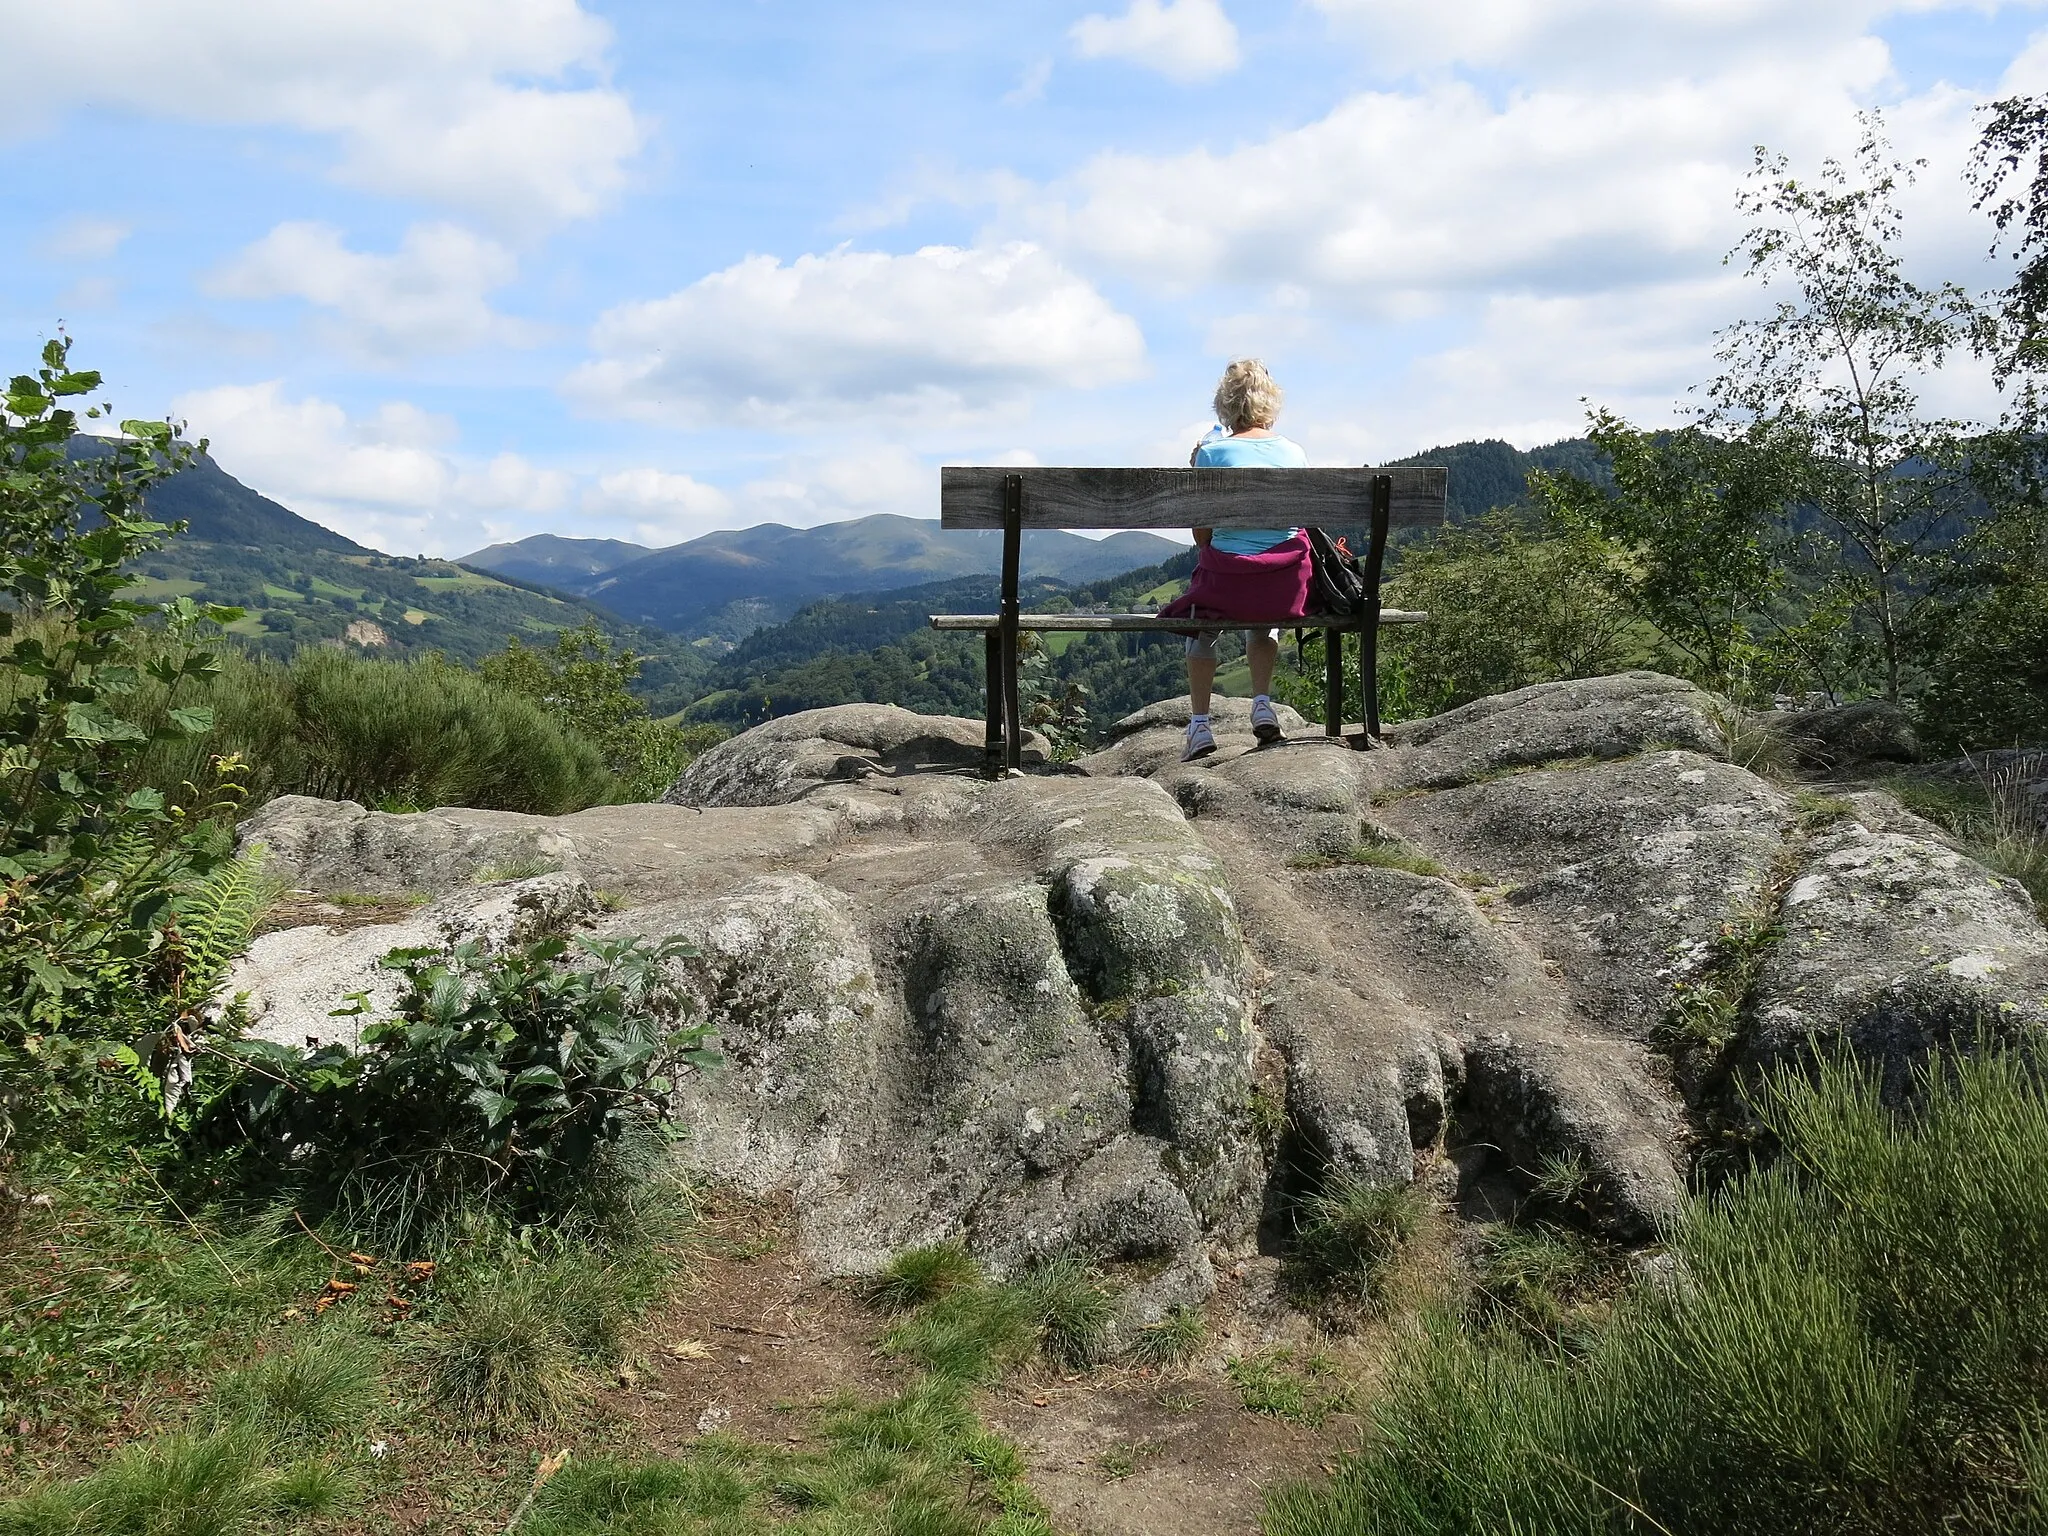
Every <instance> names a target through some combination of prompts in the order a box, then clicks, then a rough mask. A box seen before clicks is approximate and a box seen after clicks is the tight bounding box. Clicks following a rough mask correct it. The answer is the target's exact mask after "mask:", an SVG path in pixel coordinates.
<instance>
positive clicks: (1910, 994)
mask: <svg viewBox="0 0 2048 1536" xmlns="http://www.w3.org/2000/svg"><path fill="white" fill-rule="evenodd" d="M1859 799H1861V800H1865V801H1877V802H1879V803H1878V804H1877V805H1875V806H1870V805H1866V806H1865V807H1864V809H1865V811H1866V813H1867V811H1869V810H1871V809H1877V810H1882V801H1881V797H1877V796H1863V797H1859ZM1872 822H1875V823H1876V824H1875V825H1872V824H1870V823H1872ZM1915 823H1918V828H1916V827H1915V825H1914V824H1915ZM1919 829H1924V830H1919ZM1780 910H1781V913H1782V917H1781V921H1782V923H1783V927H1784V937H1783V939H1782V941H1781V942H1780V943H1779V945H1778V946H1777V948H1776V949H1775V951H1774V952H1773V953H1772V955H1771V957H1770V959H1769V960H1768V961H1767V963H1766V964H1765V966H1764V968H1763V972H1762V975H1761V976H1760V978H1759V981H1758V984H1757V987H1756V990H1755V993H1754V995H1753V996H1752V998H1751V1009H1752V1014H1753V1018H1754V1032H1753V1034H1752V1036H1751V1038H1750V1041H1749V1054H1750V1057H1751V1059H1752V1060H1753V1061H1754V1062H1755V1063H1757V1064H1758V1065H1780V1064H1784V1063H1787V1062H1796V1061H1798V1060H1800V1059H1802V1058H1804V1057H1806V1056H1807V1055H1809V1054H1810V1053H1811V1052H1812V1051H1813V1050H1815V1049H1817V1048H1820V1049H1825V1048H1831V1047H1835V1046H1838V1045H1840V1044H1842V1043H1844V1042H1846V1043H1847V1044H1849V1045H1850V1046H1852V1047H1853V1048H1854V1049H1855V1050H1856V1051H1857V1053H1858V1054H1859V1055H1861V1056H1863V1057H1864V1058H1865V1059H1867V1060H1870V1061H1873V1062H1875V1063H1876V1064H1877V1065H1878V1066H1879V1067H1880V1068H1881V1070H1882V1071H1883V1073H1884V1076H1885V1080H1886V1084H1887V1087H1888V1088H1889V1089H1890V1090H1891V1091H1893V1092H1894V1093H1897V1092H1899V1091H1901V1090H1902V1089H1903V1088H1904V1087H1905V1085H1906V1082H1907V1080H1908V1076H1909V1072H1910V1069H1911V1067H1912V1066H1913V1064H1914V1063H1916V1062H1918V1061H1920V1060H1921V1059H1923V1058H1924V1057H1925V1056H1926V1054H1927V1052H1928V1050H1929V1049H1931V1048H1932V1047H1935V1046H1938V1045H1947V1044H1951V1043H1957V1042H1960V1043H1962V1044H1965V1045H1967V1044H1969V1043H1971V1042H1972V1041H1974V1040H1975V1039H1976V1038H1977V1037H1978V1036H1980V1035H1981V1034H1984V1033H1986V1032H1988V1033H1990V1034H1994V1035H1995V1034H2000V1033H2007V1032H2010V1031H2013V1030H2017V1029H2022V1028H2030V1029H2031V1028H2039V1027H2041V1026H2042V1025H2044V1024H2048V933H2044V932H2043V930H2042V926H2041V923H2040V920H2039V918H2038V917H2037V916H2036V914H2035V912H2034V906H2033V902H2032V900H2031V898H2029V896H2028V895H2027V892H2026V890H2025V888H2024V887H2022V886H2021V885H2020V884H2019V882H2018V881H2016V880H2009V879H2004V878H2002V877H2000V876H1997V875H1994V874H1992V873H1991V872H1990V871H1989V870H1987V869H1985V868H1984V867H1983V866H1982V865H1981V864H1978V863H1976V862H1975V861H1974V860H1972V859H1969V858H1966V857H1965V856H1964V855H1962V854H1961V853H1959V852H1957V851H1956V850H1955V849H1954V848H1952V847H1950V846H1949V845H1948V843H1947V842H1946V841H1945V840H1944V839H1942V838H1941V837H1940V836H1939V835H1938V834H1936V833H1935V832H1934V829H1933V828H1931V827H1927V826H1926V824H1925V823H1923V822H1919V821H1918V818H1917V817H1915V818H1911V820H1909V821H1898V820H1892V821H1890V824H1887V823H1886V822H1885V821H1881V820H1879V819H1878V818H1877V817H1868V819H1867V820H1866V819H1863V818H1859V819H1856V820H1851V821H1847V822H1843V823H1838V824H1836V825H1834V826H1832V827H1829V828H1827V829H1826V830H1825V831H1824V832H1823V833H1822V834H1821V835H1819V836H1817V837H1815V838H1813V839H1812V840H1811V841H1810V842H1809V843H1808V844H1807V845H1806V846H1805V847H1804V848H1803V849H1802V850H1801V856H1800V859H1799V863H1798V866H1797V877H1796V878H1795V879H1794V880H1793V881H1792V882H1791V884H1790V885H1789V887H1788V888H1787V889H1786V891H1785V893H1784V897H1783V900H1782V903H1781V908H1780Z"/></svg>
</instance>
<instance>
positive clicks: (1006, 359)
mask: <svg viewBox="0 0 2048 1536" xmlns="http://www.w3.org/2000/svg"><path fill="white" fill-rule="evenodd" d="M592 344H593V347H594V349H595V351H596V353H597V354H598V355H597V356H596V357H595V358H593V359H592V360H591V361H590V362H588V363H586V364H585V365H584V366H582V367H581V368H579V369H577V370H576V372H575V373H574V374H572V375H571V377H570V379H569V381H568V388H569V391H570V393H571V394H572V395H574V396H576V397H577V398H579V399H581V400H583V401H585V402H586V403H588V404H590V405H591V406H593V407H596V408H599V409H603V410H607V411H615V412H620V413H623V414H626V415H631V416H638V417H645V418H654V419H661V420H666V421H670V422H674V423H677V424H680V425H686V426H699V427H705V426H716V425H721V424H725V423H732V422H739V423H744V424H747V425H754V426H767V427H792V426H803V425H813V424H816V423H819V422H822V421H831V420H844V419H847V418H850V417H863V416H866V417H871V416H875V415H881V414H903V415H911V416H915V417H916V418H917V419H918V420H920V421H922V422H926V423H930V422H938V421H945V420H952V419H958V418H960V417H962V416H965V415H970V414H972V413H975V412H980V411H986V410H989V409H992V408H996V407H1001V406H1005V405H1009V404H1013V403H1015V402H1016V401H1018V400H1021V399H1022V398H1024V397H1025V396H1026V395H1027V394H1028V393H1029V392H1031V391H1033V390H1039V389H1052V388H1057V389H1089V388H1094V387H1096V386H1099V385H1104V384H1112V383H1117V382H1121V381H1123V380H1127V379H1130V378H1134V377H1136V376H1137V375H1138V374H1139V373H1140V372H1141V371H1142V370H1143V367H1144V362H1145V342H1144V337H1143V336H1142V335H1141V334H1140V332H1139V330H1138V326H1137V322H1136V321H1134V320H1132V319H1131V318H1130V317H1129V316H1128V315H1124V314H1120V313H1119V312H1118V311H1117V310H1116V309H1115V308H1114V307H1113V306H1112V305H1111V304H1110V303H1109V301H1108V300H1107V299H1105V298H1104V297H1103V296H1102V295H1101V294H1100V293H1098V292H1097V291H1096V290H1095V288H1094V287H1093V286H1092V285H1091V284H1090V283H1088V281H1087V280H1086V279H1084V278H1082V277H1080V276H1078V275H1076V274H1075V273H1073V272H1072V271H1070V270H1068V269H1067V268H1066V267H1064V266H1063V265H1061V264H1060V263H1059V262H1058V261H1057V260H1055V259H1054V258H1053V257H1052V256H1051V255H1049V254H1048V253H1047V252H1045V251H1043V250H1041V249H1039V248H1038V247H1036V246H1034V245H1030V244H1022V243H1019V244H1011V245H1004V246H999V247H990V248H976V249H962V248H960V247H957V246H947V245H934V246H927V247H925V248H924V249H923V250H920V251H916V252H913V253H912V254H910V255H907V256H892V255H886V254H883V253H881V252H877V251H855V250H849V249H840V250H836V251H832V252H830V253H828V254H825V255H810V256H800V257H798V258H797V259H796V260H795V261H792V262H789V263H788V264H786V265H785V264H784V263H783V262H782V261H780V260H778V259H777V258H775V257H773V256H750V257H748V258H747V259H746V260H745V261H742V262H739V263H737V264H736V265H734V266H731V267H727V268H726V269H725V270H723V271H721V272H714V273H712V274H711V275H710V276H708V277H705V278H702V279H700V280H699V281H697V282H695V283H692V284H691V285H690V286H689V287H687V288H684V289H682V290H680V291H679V292H676V293H672V294H670V295H668V296H667V297H666V298H661V299H654V300H650V301H646V302H642V303H633V304H624V305H621V306H619V307H618V308H616V309H613V310H610V311H608V312H607V313H605V314H604V315H603V316H601V317H600V318H599V320H598V322H597V325H596V328H595V330H594V332H593V335H592Z"/></svg>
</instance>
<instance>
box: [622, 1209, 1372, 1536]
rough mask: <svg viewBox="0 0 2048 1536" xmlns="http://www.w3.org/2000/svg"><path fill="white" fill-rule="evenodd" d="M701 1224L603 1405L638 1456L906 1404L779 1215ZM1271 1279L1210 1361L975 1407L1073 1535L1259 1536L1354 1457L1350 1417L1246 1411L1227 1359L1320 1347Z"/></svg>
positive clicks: (799, 1442) (1246, 1292)
mask: <svg viewBox="0 0 2048 1536" xmlns="http://www.w3.org/2000/svg"><path fill="white" fill-rule="evenodd" d="M706 1221H707V1226H708V1229H709V1231H710V1234H711V1238H710V1241H709V1243H708V1244H707V1246H706V1249H705V1252H704V1254H703V1255H702V1257H701V1258H700V1259H699V1261H698V1262H697V1263H696V1265H695V1266H694V1270H695V1273H694V1274H693V1276H692V1278H691V1279H690V1280H689V1281H687V1282H686V1283H685V1284H684V1285H683V1286H681V1287H679V1289H678V1291H677V1293H676V1295H675V1296H674V1297H673V1298H672V1299H671V1300H670V1301H669V1303H668V1304H667V1305H666V1306H664V1307H663V1308H661V1309H660V1310H658V1311H657V1312H656V1313H655V1314H654V1315H653V1316H652V1317H651V1318H650V1319H649V1320H648V1322H647V1324H646V1326H645V1328H644V1329H643V1330H642V1335H641V1339H642V1342H641V1343H640V1346H639V1351H640V1353H641V1354H642V1355H644V1357H645V1358H646V1360H647V1361H648V1365H647V1367H646V1368H645V1369H644V1370H643V1369H637V1368H636V1369H634V1370H631V1371H628V1372H624V1373H622V1374H621V1378H620V1380H619V1381H618V1383H617V1384H616V1385H614V1386H612V1387H610V1388H608V1389H607V1390H606V1391H605V1392H604V1394H603V1396H604V1399H605V1406H606V1407H607V1408H608V1409H609V1410H610V1411H611V1413H612V1414H615V1415H616V1416H617V1417H618V1418H619V1419H620V1420H622V1421H624V1422H625V1423H626V1424H627V1425H628V1426H629V1429H628V1438H629V1439H630V1440H634V1441H637V1442H638V1447H639V1448H640V1449H643V1450H644V1451H645V1452H647V1453H649V1454H659V1453H674V1452H677V1451H681V1450H684V1449H686V1448H687V1447H688V1446H690V1445H691V1444H692V1443H693V1442H695V1441H696V1440H697V1439H699V1438H700V1436H701V1435H702V1434H704V1433H708V1432H713V1431H725V1432H728V1433H732V1434H736V1435H739V1436H741V1437H743V1438H745V1439H749V1440H754V1441H759V1442H764V1443H768V1444H785V1445H790V1446H792V1447H796V1446H805V1447H807V1446H810V1445H812V1444H814V1443H815V1440H816V1431H817V1424H818V1419H819V1410H821V1409H822V1408H824V1407H825V1406H826V1405H827V1404H828V1403H830V1402H831V1401H832V1399H833V1398H835V1397H836V1396H838V1395H840V1394H842V1393H852V1394H854V1395H856V1396H860V1397H869V1398H872V1397H881V1396H885V1395H888V1394H889V1393H892V1392H895V1391H899V1390H901V1388H902V1386H903V1384H904V1383H905V1382H906V1381H907V1380H908V1379H909V1376H908V1373H907V1372H905V1371H904V1370H903V1369H902V1368H901V1367H899V1366H897V1365H896V1364H895V1363H894V1362H892V1361H890V1360H888V1359H887V1358H886V1357H884V1356H882V1355H881V1354H879V1352H878V1350H877V1347H876V1346H877V1342H878V1340H879V1338H880V1335H881V1333H882V1331H883V1327H884V1324H883V1322H882V1320H881V1319H880V1318H879V1317H878V1316H877V1315H876V1314H875V1313H874V1312H873V1311H872V1310H871V1309H869V1308H868V1307H867V1306H865V1305H864V1304H863V1303H862V1302H861V1301H860V1300H859V1299H858V1297H857V1296H856V1295H855V1294H854V1293H853V1292H852V1290H851V1288H850V1287H849V1286H848V1285H846V1284H845V1283H844V1282H841V1281H831V1280H824V1279H821V1278H819V1277H818V1276H817V1275H816V1274H815V1273H814V1272H812V1271H811V1270H810V1269H809V1268H808V1267H807V1266H806V1265H805V1264H804V1263H803V1261H802V1259H801V1257H800V1256H799V1250H798V1245H797V1243H796V1240H795V1235H794V1224H793V1222H792V1220H791V1217H790V1213H789V1211H788V1210H787V1209H786V1208H776V1207H760V1206H755V1205H751V1204H747V1203H743V1202H738V1201H720V1202H715V1203H714V1204H713V1205H711V1207H710V1208H709V1209H708V1210H707V1213H706ZM1270 1281H1271V1275H1270V1274H1269V1273H1268V1272H1267V1266H1264V1265H1261V1264H1258V1263H1255V1264H1253V1265H1252V1266H1250V1267H1249V1269H1248V1271H1247V1272H1246V1273H1244V1274H1240V1275H1232V1276H1231V1277H1230V1278H1229V1279H1228V1280H1227V1281H1226V1283H1225V1284H1224V1285H1223V1286H1222V1287H1221V1288H1220V1289H1219V1291H1218V1293H1217V1296H1216V1298H1215V1299H1214V1300H1213V1301H1212V1302H1211V1303H1210V1307H1209V1325H1210V1341H1209V1344H1208V1346H1207V1348H1206V1349H1205V1351H1204V1356H1203V1358H1201V1359H1198V1360H1196V1361H1194V1362H1192V1363H1191V1364H1189V1365H1188V1366H1186V1367H1183V1368H1178V1369H1172V1370H1166V1371H1160V1370H1153V1369H1151V1368H1130V1367H1112V1368H1107V1369H1103V1370H1098V1371H1092V1372H1088V1373H1061V1372H1056V1371H1052V1370H1048V1369H1045V1368H1042V1367H1034V1368H1031V1369H1027V1370H1025V1371H1023V1372H1020V1373H1018V1374H1017V1375H1014V1376H1012V1377H1011V1378H1009V1379H1007V1380H1006V1381H1004V1382H1003V1383H1002V1384H1000V1385H999V1386H997V1387H994V1388H991V1389H990V1390H988V1391H987V1392H985V1393H983V1394H982V1395H981V1397H980V1400H979V1402H978V1404H977V1406H978V1407H979V1409H980V1411H981V1413H982V1415H983V1417H984V1418H985V1419H986V1420H987V1422H988V1423H989V1424H990V1425H991V1426H992V1427H993V1428H996V1429H998V1430H1000V1431H1001V1432H1002V1433H1004V1434H1006V1435H1008V1436H1009V1437H1011V1438H1012V1439H1013V1440H1015V1441H1016V1442H1017V1444H1018V1445H1019V1446H1021V1447H1022V1448H1023V1450H1024V1452H1025V1455H1026V1458H1027V1462H1028V1466H1029V1471H1028V1478H1029V1481H1030V1483H1031V1486H1032V1488H1033V1489H1034V1490H1035V1491H1036V1492H1037V1494H1038V1495H1039V1497H1040V1498H1042V1499H1043V1500H1044V1501H1045V1503H1046V1505H1047V1506H1048V1508H1049V1509H1050V1511H1051V1514H1052V1519H1053V1524H1054V1526H1055V1527H1056V1528H1057V1529H1058V1530H1059V1531H1061V1532H1062V1533H1065V1536H1224V1533H1229V1536H1242V1533H1248V1532H1253V1531H1255V1530H1256V1529H1257V1525H1258V1518H1259V1512H1260V1509H1261V1506H1262V1501H1263V1498H1264V1495H1265V1491H1266V1490H1267V1489H1268V1488H1270V1487H1271V1486H1273V1485H1274V1484H1275V1483H1276V1482H1279V1481H1283V1480H1285V1479H1288V1478H1292V1477H1299V1476H1310V1475H1315V1474H1317V1473H1319V1472H1320V1471H1321V1470H1322V1469H1323V1468H1324V1467H1325V1466H1326V1465H1327V1464H1329V1462H1330V1461H1331V1458H1332V1457H1333V1456H1334V1455H1335V1454H1336V1453H1337V1452H1338V1451H1339V1450H1340V1449H1342V1448H1343V1447H1346V1446H1349V1445H1351V1444H1354V1443H1355V1442H1356V1439H1357V1427H1358V1421H1357V1419H1356V1418H1355V1417H1354V1416H1352V1415H1351V1414H1349V1413H1342V1412H1339V1413H1333V1414H1332V1415H1331V1416H1330V1417H1329V1418H1328V1419H1326V1420H1325V1421H1324V1422H1323V1423H1322V1424H1321V1426H1320V1427H1317V1428H1309V1427H1307V1426H1304V1425H1298V1424H1290V1423H1287V1422H1285V1421H1283V1420H1281V1419H1278V1418H1272V1417H1267V1416H1263V1415H1259V1414H1254V1413H1249V1412H1247V1411H1246V1410H1245V1409H1244V1408H1243V1407H1241V1406H1240V1405H1239V1402H1238V1396H1237V1391H1236V1388H1235V1387H1234V1385H1233V1384H1232V1382H1231V1380H1230V1379H1229V1377H1228V1375H1227V1374H1226V1370H1225V1363H1226V1360H1227V1359H1229V1358H1231V1357H1235V1356H1237V1355H1239V1354H1244V1353H1251V1352H1254V1351H1257V1350H1260V1349H1266V1348H1272V1347H1292V1348H1294V1349H1297V1350H1300V1351H1307V1350H1310V1349H1313V1348H1315V1347H1316V1341H1314V1340H1313V1339H1312V1338H1311V1336H1310V1335H1309V1334H1308V1332H1307V1326H1306V1323H1305V1320H1303V1319H1302V1318H1300V1317H1299V1316H1298V1315H1295V1314H1287V1313H1278V1312H1276V1311H1275V1310H1274V1309H1273V1308H1272V1306H1271V1303H1270V1299H1269V1298H1270V1289H1271V1288H1270ZM1323 1347H1324V1348H1326V1349H1330V1352H1331V1354H1332V1357H1333V1359H1334V1360H1335V1361H1336V1364H1337V1369H1338V1372H1339V1377H1338V1378H1333V1379H1337V1380H1355V1379H1358V1378H1359V1377H1361V1376H1362V1375H1363V1374H1364V1362H1363V1360H1362V1357H1360V1356H1358V1355H1357V1354H1356V1352H1355V1351H1347V1350H1346V1349H1344V1348H1343V1347H1341V1346H1338V1347H1334V1348H1333V1347H1331V1346H1330V1345H1329V1343H1328V1341H1323Z"/></svg>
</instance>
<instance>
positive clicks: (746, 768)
mask: <svg viewBox="0 0 2048 1536" xmlns="http://www.w3.org/2000/svg"><path fill="white" fill-rule="evenodd" d="M983 730H984V726H983V723H982V722H981V721H979V720H962V719H958V718H956V717H953V716H949V715H917V714H912V713H911V712H910V711H909V710H907V709H899V708H897V707H896V706H895V705H894V704H841V705H838V706H836V707H834V708H831V709H811V710H805V711H804V712H803V713H801V714H795V715H785V716H783V718H781V719H780V720H770V721H769V722H768V723H767V724H765V725H757V726H755V727H754V728H753V729H752V730H751V731H746V732H744V733H742V734H741V735H738V736H735V737H733V738H732V740H730V741H726V742H721V743H720V744H719V745H718V746H715V747H713V748H712V749H711V750H710V751H709V752H706V753H705V754H704V755H703V756H702V757H700V758H698V759H697V760H696V761H695V762H693V763H691V764H690V766H689V767H688V768H686V769H685V770H683V776H682V777H681V778H679V779H677V780H676V782H675V783H674V784H673V785H672V786H670V788H669V792H668V793H667V794H666V795H665V796H663V797H662V798H663V799H665V800H667V801H668V802H669V803H670V804H672V805H692V806H710V805H717V806H744V805H787V804H789V803H790V802H791V801H792V800H797V799H801V798H802V797H803V796H804V795H805V794H806V793H808V792H809V791H811V790H812V789H815V788H817V786H819V785H820V784H831V783H842V784H843V783H857V782H859V781H860V780H862V779H868V778H874V777H877V776H888V777H901V776H903V775H906V774H914V773H931V772H934V771H948V770H950V771H954V772H962V771H967V772H971V771H973V770H974V769H977V768H979V767H980V766H981V765H982V762H983V761H984V754H985V748H984V746H983ZM1046 756H1047V753H1046V747H1045V739H1044V738H1043V737H1041V736H1039V735H1038V734H1037V733H1035V732H1033V733H1031V734H1030V735H1029V736H1028V737H1027V739H1026V742H1025V746H1024V760H1025V762H1027V763H1030V764H1034V765H1035V764H1039V763H1043V762H1044V761H1045V760H1046Z"/></svg>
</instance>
